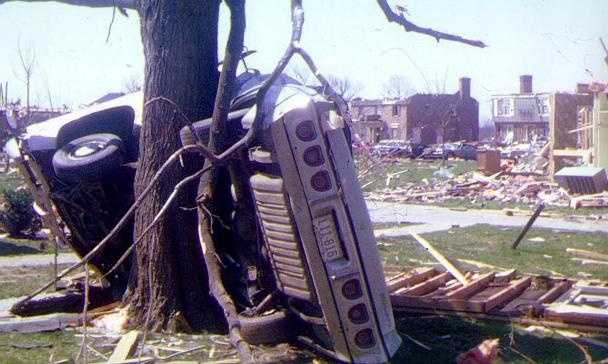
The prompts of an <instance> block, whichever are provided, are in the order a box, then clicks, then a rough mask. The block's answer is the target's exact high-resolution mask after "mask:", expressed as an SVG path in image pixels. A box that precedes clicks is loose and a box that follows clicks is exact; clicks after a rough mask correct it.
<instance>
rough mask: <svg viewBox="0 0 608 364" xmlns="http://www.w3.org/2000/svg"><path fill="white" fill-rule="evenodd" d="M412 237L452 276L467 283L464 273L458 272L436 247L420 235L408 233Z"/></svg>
mask: <svg viewBox="0 0 608 364" xmlns="http://www.w3.org/2000/svg"><path fill="white" fill-rule="evenodd" d="M410 234H411V235H412V236H413V237H414V239H416V241H418V243H419V244H420V245H422V247H424V249H426V251H427V252H429V253H430V254H431V255H432V256H433V257H434V258H435V259H437V261H438V262H439V263H440V264H441V265H442V266H443V267H444V268H445V269H446V270H447V271H448V272H450V273H452V275H453V276H454V278H456V279H458V281H460V283H462V284H467V283H468V281H467V279H466V277H465V276H464V274H462V273H461V272H460V270H458V268H456V266H455V265H454V264H452V262H450V261H449V260H448V259H447V258H446V257H444V256H443V254H441V253H440V252H439V251H438V250H437V249H435V248H434V247H433V246H432V245H431V243H429V242H428V241H427V240H426V239H424V238H423V237H422V236H420V235H418V234H416V233H414V232H411V233H410Z"/></svg>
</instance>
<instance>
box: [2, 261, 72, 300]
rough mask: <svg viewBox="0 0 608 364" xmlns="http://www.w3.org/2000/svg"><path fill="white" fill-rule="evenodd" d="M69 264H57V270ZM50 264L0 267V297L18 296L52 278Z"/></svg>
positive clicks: (29, 291)
mask: <svg viewBox="0 0 608 364" xmlns="http://www.w3.org/2000/svg"><path fill="white" fill-rule="evenodd" d="M68 266H69V264H59V265H57V270H58V271H59V272H61V270H63V269H65V268H67V267H68ZM53 272H54V270H53V266H52V265H40V266H35V267H10V268H1V267H0V299H4V298H9V297H19V296H24V295H27V294H29V293H32V292H33V291H34V290H35V289H37V288H40V287H41V286H42V285H44V284H45V283H47V282H48V281H50V280H51V278H53V274H54V273H53Z"/></svg>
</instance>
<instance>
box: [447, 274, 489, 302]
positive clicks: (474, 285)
mask: <svg viewBox="0 0 608 364" xmlns="http://www.w3.org/2000/svg"><path fill="white" fill-rule="evenodd" d="M494 275H495V273H494V272H490V273H486V274H483V275H481V276H480V277H479V278H477V279H474V280H472V281H471V282H469V283H467V284H464V285H463V286H462V287H460V288H458V289H455V290H453V291H452V292H450V293H448V294H446V295H445V298H447V299H453V298H467V297H470V296H472V295H473V294H475V293H477V292H479V291H481V290H483V289H484V288H486V287H487V286H488V284H489V283H490V282H491V281H492V279H494Z"/></svg>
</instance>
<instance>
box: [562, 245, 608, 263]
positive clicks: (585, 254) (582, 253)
mask: <svg viewBox="0 0 608 364" xmlns="http://www.w3.org/2000/svg"><path fill="white" fill-rule="evenodd" d="M566 251H567V252H568V253H570V254H572V255H574V256H575V257H579V258H587V259H593V260H604V261H608V254H601V253H596V252H592V251H589V250H582V249H573V248H566Z"/></svg>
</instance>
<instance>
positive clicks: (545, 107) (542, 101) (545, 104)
mask: <svg viewBox="0 0 608 364" xmlns="http://www.w3.org/2000/svg"><path fill="white" fill-rule="evenodd" d="M537 100H538V109H539V111H540V114H541V115H542V116H547V115H549V98H548V97H541V98H538V99H537Z"/></svg>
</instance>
